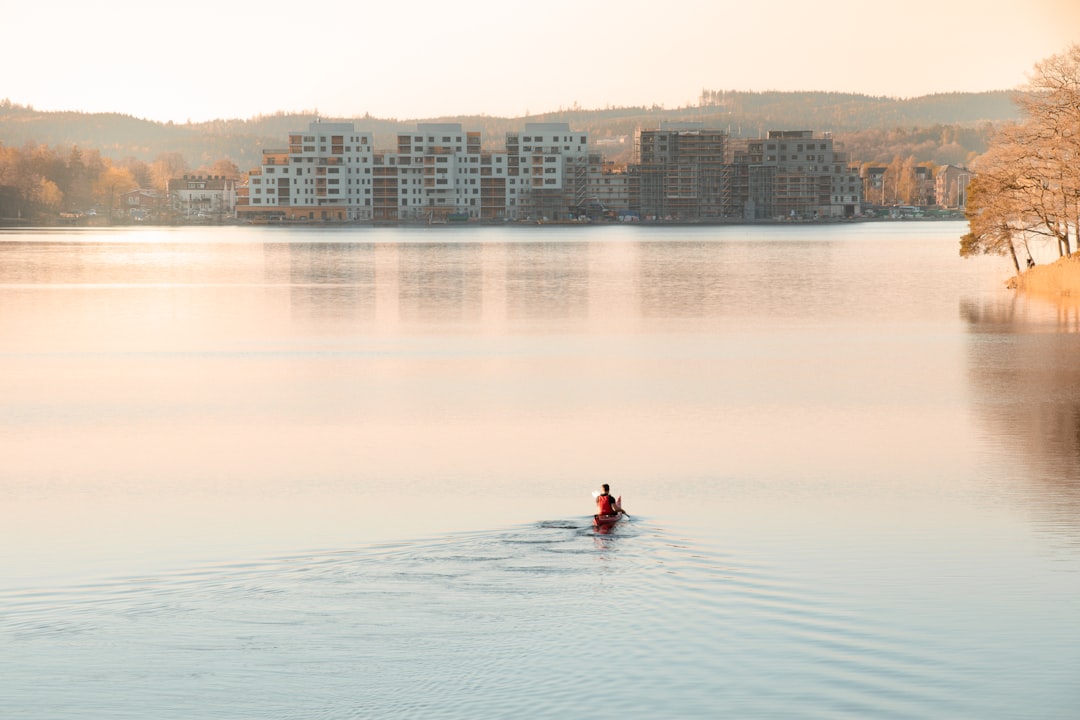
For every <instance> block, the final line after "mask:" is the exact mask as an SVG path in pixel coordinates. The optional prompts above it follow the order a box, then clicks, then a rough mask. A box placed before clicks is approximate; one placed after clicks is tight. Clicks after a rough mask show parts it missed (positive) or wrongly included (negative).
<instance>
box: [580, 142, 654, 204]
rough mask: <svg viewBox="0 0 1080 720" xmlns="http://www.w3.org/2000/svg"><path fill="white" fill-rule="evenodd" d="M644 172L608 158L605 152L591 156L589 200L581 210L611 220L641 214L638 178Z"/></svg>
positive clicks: (587, 195)
mask: <svg viewBox="0 0 1080 720" xmlns="http://www.w3.org/2000/svg"><path fill="white" fill-rule="evenodd" d="M639 177H640V175H638V173H636V172H630V171H629V170H628V168H626V167H625V166H623V167H618V166H616V165H615V163H613V162H610V161H607V160H604V158H603V156H602V155H591V156H590V158H589V179H588V191H587V193H586V202H585V203H584V204H583V206H582V207H580V209H579V210H580V212H581V214H584V215H587V216H588V217H589V218H590V219H592V220H601V219H604V220H611V219H617V218H620V217H626V216H627V215H629V214H631V213H632V212H633V214H637V211H638V209H639V204H638V202H637V196H638V194H639V193H638V188H639V187H640V183H639V182H638V179H639Z"/></svg>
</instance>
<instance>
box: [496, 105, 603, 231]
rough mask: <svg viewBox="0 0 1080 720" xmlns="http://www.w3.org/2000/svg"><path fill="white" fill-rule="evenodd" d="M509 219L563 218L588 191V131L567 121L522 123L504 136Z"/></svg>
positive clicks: (540, 220)
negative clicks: (575, 128)
mask: <svg viewBox="0 0 1080 720" xmlns="http://www.w3.org/2000/svg"><path fill="white" fill-rule="evenodd" d="M506 153H507V163H508V179H507V190H506V198H507V200H506V201H507V219H509V220H532V221H537V222H542V221H545V220H567V219H570V218H572V217H573V216H574V213H575V210H574V208H579V207H581V206H582V205H583V204H584V203H586V201H587V197H588V192H589V135H588V133H584V132H573V131H571V130H570V125H569V123H526V124H525V130H524V131H523V132H509V133H507V134H506Z"/></svg>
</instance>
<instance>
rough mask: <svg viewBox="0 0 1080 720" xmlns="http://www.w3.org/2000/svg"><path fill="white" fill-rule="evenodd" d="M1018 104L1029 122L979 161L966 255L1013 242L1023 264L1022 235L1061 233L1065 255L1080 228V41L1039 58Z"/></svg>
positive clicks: (1057, 237) (1002, 136)
mask: <svg viewBox="0 0 1080 720" xmlns="http://www.w3.org/2000/svg"><path fill="white" fill-rule="evenodd" d="M1017 104H1018V105H1019V106H1020V108H1021V110H1022V111H1023V113H1024V115H1025V119H1024V121H1023V122H1021V123H1019V124H1016V125H1011V126H1006V127H1005V128H1003V129H1002V130H1001V131H999V132H998V133H997V135H996V136H995V137H994V138H993V139H992V140H991V143H990V148H989V150H988V151H987V152H986V154H985V155H984V156H983V157H981V158H980V159H979V161H978V162H977V163H976V167H975V170H976V171H977V175H976V177H975V179H974V180H972V183H971V185H970V186H969V189H968V206H967V213H966V214H967V217H968V222H969V225H970V230H971V232H969V233H968V234H967V235H965V236H964V239H962V240H961V250H960V254H961V255H964V256H968V255H972V254H978V253H980V252H990V253H995V252H999V251H1000V253H999V254H1004V252H1005V250H1004V248H1005V247H1006V246H1008V247H1009V248H1011V249H1012V254H1013V261H1014V264H1016V265H1017V269H1019V263H1017V262H1016V256H1015V246H1014V239H1015V238H1016V237H1020V238H1021V239H1022V240H1023V241H1024V242H1025V243H1026V242H1027V238H1028V237H1029V236H1034V237H1042V238H1046V239H1050V240H1053V241H1054V242H1056V244H1057V248H1058V253H1059V254H1060V255H1062V256H1064V255H1069V254H1070V253H1071V252H1072V243H1073V240H1074V239H1076V238H1077V237H1078V235H1077V233H1078V232H1080V45H1073V46H1072V47H1070V48H1069V49H1068V50H1067V51H1066V52H1064V53H1062V54H1060V55H1055V56H1053V57H1050V58H1048V59H1046V60H1044V61H1042V62H1040V63H1038V64H1036V66H1035V71H1034V73H1033V75H1032V77H1031V79H1030V80H1029V82H1028V85H1027V86H1026V87H1025V88H1024V92H1022V93H1021V94H1020V95H1019V96H1018V98H1017ZM984 176H985V177H984Z"/></svg>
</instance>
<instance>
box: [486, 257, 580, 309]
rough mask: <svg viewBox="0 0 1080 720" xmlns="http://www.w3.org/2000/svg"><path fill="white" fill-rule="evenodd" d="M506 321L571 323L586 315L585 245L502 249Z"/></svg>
mask: <svg viewBox="0 0 1080 720" xmlns="http://www.w3.org/2000/svg"><path fill="white" fill-rule="evenodd" d="M505 277H506V314H507V317H508V319H511V320H515V319H541V318H542V319H559V320H565V319H574V318H585V317H587V316H588V314H589V245H588V243H583V242H530V243H512V244H508V245H507V246H506V272H505Z"/></svg>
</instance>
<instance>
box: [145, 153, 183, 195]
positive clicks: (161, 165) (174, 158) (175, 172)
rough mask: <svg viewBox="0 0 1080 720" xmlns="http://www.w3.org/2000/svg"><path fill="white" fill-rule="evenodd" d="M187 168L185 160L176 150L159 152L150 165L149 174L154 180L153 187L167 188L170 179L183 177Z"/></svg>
mask: <svg viewBox="0 0 1080 720" xmlns="http://www.w3.org/2000/svg"><path fill="white" fill-rule="evenodd" d="M187 170H188V164H187V161H186V160H184V156H183V155H181V154H180V153H178V152H167V153H161V154H160V155H158V156H157V159H155V160H154V162H153V163H152V164H151V165H150V174H151V176H152V177H153V180H154V187H155V188H156V189H158V190H162V191H164V190H167V189H168V186H169V181H170V180H172V179H174V178H179V177H183V175H184V173H186V172H187Z"/></svg>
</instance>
